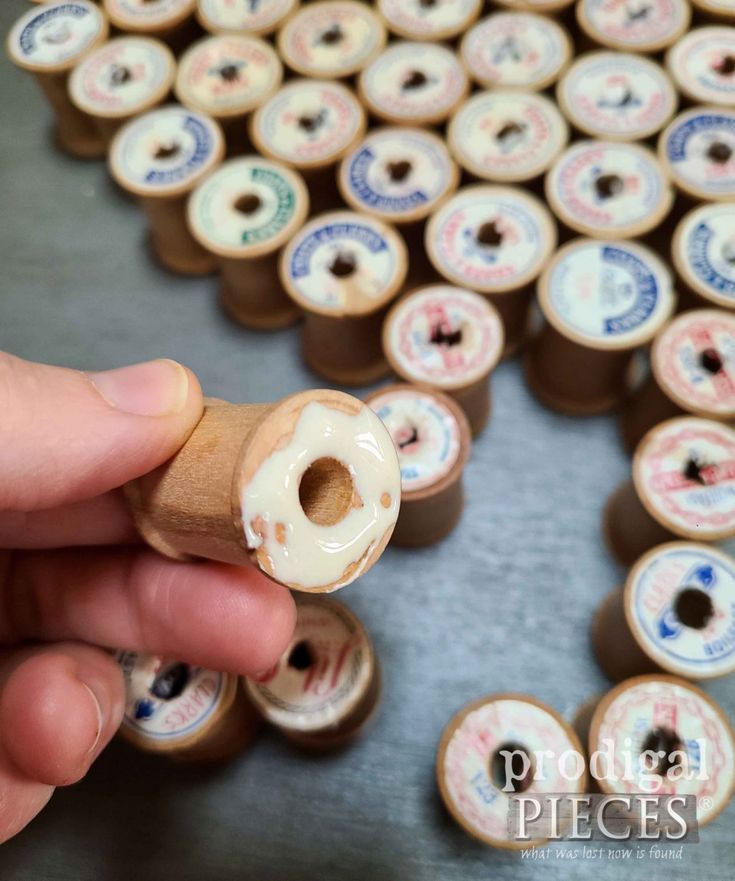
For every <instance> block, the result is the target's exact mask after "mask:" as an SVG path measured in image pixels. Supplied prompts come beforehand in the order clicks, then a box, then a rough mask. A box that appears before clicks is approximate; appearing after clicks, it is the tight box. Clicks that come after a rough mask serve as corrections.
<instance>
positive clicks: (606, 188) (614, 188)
mask: <svg viewBox="0 0 735 881" xmlns="http://www.w3.org/2000/svg"><path fill="white" fill-rule="evenodd" d="M595 189H596V190H597V195H598V197H599V198H600V199H610V198H612V197H613V196H617V195H618V194H619V193H622V192H623V179H622V178H621V177H620V176H619V175H617V174H601V175H600V176H599V177H598V178H597V180H596V181H595Z"/></svg>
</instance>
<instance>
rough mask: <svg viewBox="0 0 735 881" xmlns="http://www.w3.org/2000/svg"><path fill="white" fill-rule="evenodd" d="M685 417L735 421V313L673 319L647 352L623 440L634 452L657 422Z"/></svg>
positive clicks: (703, 311) (707, 311) (630, 402)
mask: <svg viewBox="0 0 735 881" xmlns="http://www.w3.org/2000/svg"><path fill="white" fill-rule="evenodd" d="M684 413H690V414H691V415H693V416H702V417H703V418H706V419H714V420H717V421H718V422H725V423H728V424H731V423H733V422H735V315H733V314H732V313H728V312H723V311H722V310H720V309H694V310H691V311H687V312H684V313H683V314H681V315H679V316H677V317H676V318H674V319H673V320H672V321H671V322H670V323H669V324H668V325H666V327H664V328H663V330H661V331H660V333H659V334H658V335H657V336H656V339H655V340H654V342H653V346H652V348H651V374H650V376H649V378H648V379H647V380H646V381H645V382H644V383H643V384H642V385H641V386H640V387H639V388H638V389H636V391H635V393H634V394H633V395H632V397H631V398H630V399H629V400H628V401H627V402H626V405H625V409H624V410H623V413H622V416H621V428H622V433H623V438H624V440H625V443H626V446H627V447H628V449H630V450H633V449H635V447H636V445H637V444H638V442H639V441H640V439H641V438H642V437H643V435H644V434H645V433H646V432H647V431H648V430H649V429H651V428H653V426H654V425H656V423H658V422H663V420H664V419H668V418H670V417H672V416H680V415H683V414H684Z"/></svg>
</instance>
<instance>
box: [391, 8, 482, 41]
mask: <svg viewBox="0 0 735 881" xmlns="http://www.w3.org/2000/svg"><path fill="white" fill-rule="evenodd" d="M377 7H378V13H379V14H380V16H381V17H382V19H383V21H384V22H385V23H386V25H387V26H388V29H389V30H390V31H392V32H393V33H394V34H395V35H396V36H398V37H402V38H403V39H405V40H431V41H439V40H452V39H454V37H457V36H459V35H460V34H463V33H464V32H465V31H466V30H467V28H468V27H469V26H470V25H471V24H472V22H473V21H475V19H476V18H477V16H478V15H479V14H480V10H481V9H482V0H430V2H426V0H378V3H377Z"/></svg>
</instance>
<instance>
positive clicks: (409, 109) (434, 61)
mask: <svg viewBox="0 0 735 881" xmlns="http://www.w3.org/2000/svg"><path fill="white" fill-rule="evenodd" d="M358 91H359V94H360V98H361V99H362V101H363V103H364V104H365V106H366V107H367V109H368V111H369V112H370V113H371V114H372V115H373V116H375V117H377V118H378V119H380V120H383V121H384V122H389V123H393V124H395V125H439V124H440V123H442V122H444V121H445V120H446V119H447V118H448V117H449V116H450V115H451V114H452V113H453V112H454V111H455V110H456V109H457V107H459V105H460V104H461V102H462V101H463V99H464V98H465V96H466V95H467V92H468V91H469V80H468V79H467V74H466V72H465V69H464V67H463V66H462V64H461V62H460V61H459V59H458V58H457V56H456V55H455V53H454V52H452V51H451V50H450V49H448V48H447V47H446V46H442V45H440V44H435V43H418V42H407V41H406V42H403V41H399V42H396V43H392V44H391V45H390V46H389V47H388V48H387V49H386V50H385V51H384V52H382V53H381V54H380V55H379V56H378V57H377V58H376V59H375V61H373V63H372V64H371V65H370V66H369V67H367V68H366V69H365V70H364V71H363V72H362V74H361V75H360V79H359V82H358Z"/></svg>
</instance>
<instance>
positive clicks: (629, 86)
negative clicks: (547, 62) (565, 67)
mask: <svg viewBox="0 0 735 881" xmlns="http://www.w3.org/2000/svg"><path fill="white" fill-rule="evenodd" d="M558 96H559V102H560V104H561V105H562V106H563V108H564V110H565V112H566V113H567V115H568V116H569V118H570V119H571V121H572V122H573V124H574V125H576V126H577V127H578V128H580V129H582V130H583V131H585V132H586V133H587V134H590V135H592V136H594V137H599V138H607V137H610V138H615V139H620V140H637V139H639V138H645V137H648V136H649V135H651V134H653V133H654V132H657V131H659V129H661V128H663V126H664V125H665V124H666V122H667V121H668V119H669V117H670V116H671V115H672V114H673V112H674V110H675V109H676V93H675V92H674V89H673V87H672V85H671V83H670V81H669V79H668V77H667V76H666V74H665V73H664V71H663V69H662V68H661V67H660V66H659V65H658V64H656V63H655V62H653V61H649V60H648V59H647V58H643V57H641V56H639V55H627V54H624V53H622V52H595V53H593V54H591V55H588V56H587V57H586V58H581V59H580V60H579V61H577V62H576V63H575V64H573V65H572V67H571V68H570V69H569V71H568V72H567V73H566V74H565V75H564V77H563V78H562V80H561V82H560V84H559V91H558Z"/></svg>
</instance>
